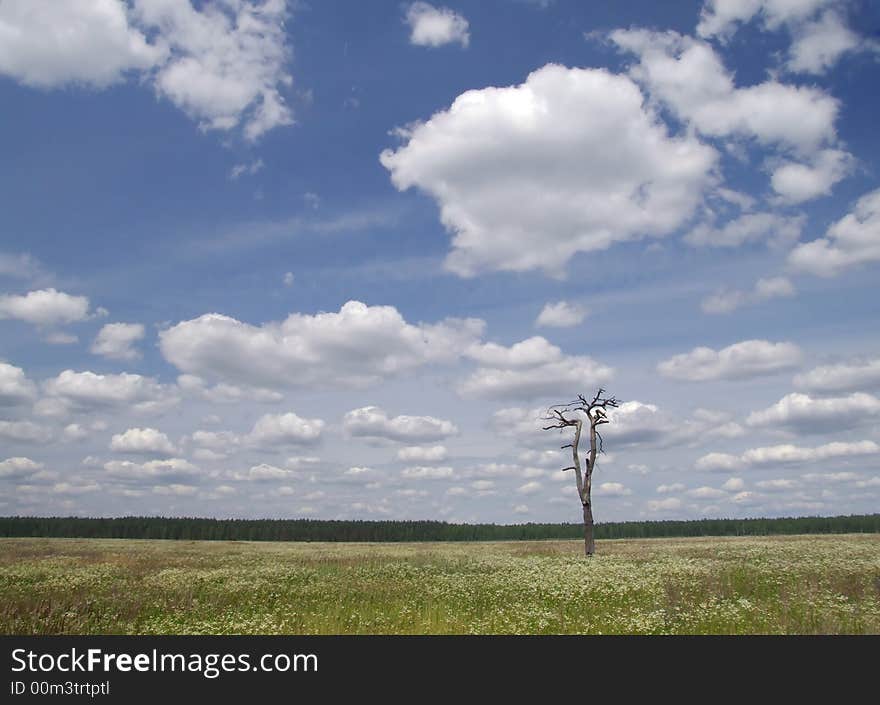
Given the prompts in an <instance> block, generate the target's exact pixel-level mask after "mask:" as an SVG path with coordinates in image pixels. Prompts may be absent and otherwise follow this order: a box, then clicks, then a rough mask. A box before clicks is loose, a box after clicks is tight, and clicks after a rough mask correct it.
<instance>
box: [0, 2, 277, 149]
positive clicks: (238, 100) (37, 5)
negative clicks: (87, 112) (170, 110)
mask: <svg viewBox="0 0 880 705" xmlns="http://www.w3.org/2000/svg"><path fill="white" fill-rule="evenodd" d="M286 16H287V7H286V2H285V1H284V0H235V2H218V3H207V4H199V6H198V7H196V6H194V5H193V4H192V3H191V2H190V1H189V0H181V1H180V2H167V1H166V0H133V2H132V3H131V4H130V5H129V4H127V3H125V2H121V1H120V0H71V1H70V2H64V3H56V2H52V1H51V0H8V1H6V2H3V3H2V6H0V37H3V38H4V39H3V41H2V42H0V73H4V74H6V75H9V76H11V77H12V78H14V79H15V80H17V81H20V82H22V83H24V84H26V85H30V86H37V87H41V88H56V87H60V86H66V85H71V84H73V85H77V84H82V85H87V86H90V87H92V88H104V87H106V86H108V85H110V84H112V83H116V82H119V81H122V80H124V79H125V78H126V77H127V76H128V75H134V76H137V77H138V78H139V79H140V80H141V82H142V83H146V84H148V85H152V86H153V88H154V89H155V90H156V92H157V94H158V95H160V96H163V97H165V98H167V99H168V100H170V101H171V102H172V103H173V104H174V105H175V106H177V107H178V108H180V109H181V110H183V111H184V112H185V113H186V114H187V115H189V116H190V117H191V118H192V119H194V120H196V121H198V123H199V125H200V126H201V127H202V128H203V129H205V130H211V129H218V130H230V129H232V128H235V127H237V126H242V129H243V132H244V135H245V137H246V138H247V139H250V140H255V139H257V138H259V137H260V136H261V135H262V134H264V133H265V132H267V131H268V130H271V129H272V128H274V127H278V126H281V125H289V124H291V123H292V122H293V116H292V113H291V110H290V108H289V107H288V106H287V105H286V102H285V99H284V96H283V95H282V91H283V90H284V89H285V88H287V87H289V86H290V85H291V83H292V78H291V76H290V74H289V73H288V72H287V68H286V65H287V61H288V57H289V53H290V51H289V48H288V47H287V45H286V36H285V32H284V20H285V18H286Z"/></svg>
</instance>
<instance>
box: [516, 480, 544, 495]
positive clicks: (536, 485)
mask: <svg viewBox="0 0 880 705" xmlns="http://www.w3.org/2000/svg"><path fill="white" fill-rule="evenodd" d="M542 489H544V486H543V485H542V484H541V483H540V482H536V481H535V480H532V481H531V482H526V483H525V484H523V485H520V486H519V487H517V488H516V491H517V493H519V494H526V495H529V494H537V493H538V492H540V491H541V490H542Z"/></svg>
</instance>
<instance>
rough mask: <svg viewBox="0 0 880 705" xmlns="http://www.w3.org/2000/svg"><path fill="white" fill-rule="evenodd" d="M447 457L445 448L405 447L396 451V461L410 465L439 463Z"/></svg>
mask: <svg viewBox="0 0 880 705" xmlns="http://www.w3.org/2000/svg"><path fill="white" fill-rule="evenodd" d="M448 455H449V453H448V451H447V450H446V446H407V447H406V448H401V449H400V450H398V451H397V459H398V460H402V461H404V462H410V463H412V462H416V463H440V462H443V461H444V460H446V458H447V456H448Z"/></svg>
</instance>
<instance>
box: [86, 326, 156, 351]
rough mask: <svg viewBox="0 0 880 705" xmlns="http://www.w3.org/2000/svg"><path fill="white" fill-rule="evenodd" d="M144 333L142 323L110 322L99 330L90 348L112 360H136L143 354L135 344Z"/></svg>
mask: <svg viewBox="0 0 880 705" xmlns="http://www.w3.org/2000/svg"><path fill="white" fill-rule="evenodd" d="M144 333H145V331H144V326H143V324H142V323H108V324H107V325H105V326H103V327H102V328H101V330H100V331H98V335H97V337H96V338H95V340H94V342H93V343H92V347H91V348H90V349H91V351H92V352H93V353H95V354H96V355H103V356H104V357H108V358H110V359H111V360H135V359H137V358H138V357H140V355H141V354H140V352H139V351H138V350H137V349H136V348H134V347H133V346H134V344H135V343H137V342H138V341H139V340H141V339H143V337H144Z"/></svg>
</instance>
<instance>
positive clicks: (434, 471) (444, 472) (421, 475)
mask: <svg viewBox="0 0 880 705" xmlns="http://www.w3.org/2000/svg"><path fill="white" fill-rule="evenodd" d="M454 474H455V472H454V470H453V469H452V468H451V467H448V466H440V467H437V466H435V465H430V466H429V465H419V466H414V467H408V468H404V469H403V470H401V471H400V476H401V477H402V478H404V479H406V480H442V479H446V478H450V477H452V476H453V475H454Z"/></svg>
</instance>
